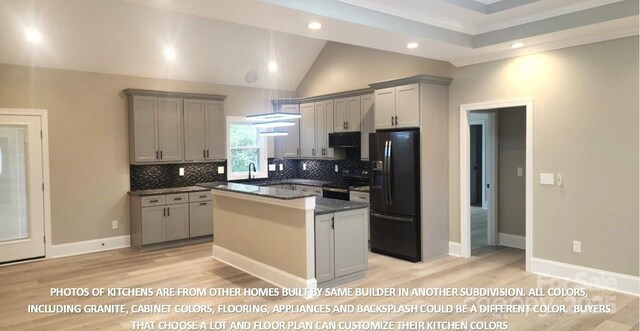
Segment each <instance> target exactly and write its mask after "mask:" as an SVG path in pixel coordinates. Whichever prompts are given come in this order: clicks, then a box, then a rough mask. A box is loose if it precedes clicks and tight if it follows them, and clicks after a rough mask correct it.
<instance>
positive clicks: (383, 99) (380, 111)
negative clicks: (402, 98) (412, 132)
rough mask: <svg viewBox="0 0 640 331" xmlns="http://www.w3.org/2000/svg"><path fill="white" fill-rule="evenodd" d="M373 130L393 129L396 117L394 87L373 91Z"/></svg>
mask: <svg viewBox="0 0 640 331" xmlns="http://www.w3.org/2000/svg"><path fill="white" fill-rule="evenodd" d="M374 94H375V102H374V103H375V107H376V108H375V112H374V119H375V129H376V130H379V129H391V128H393V127H394V125H393V123H394V116H395V115H396V90H395V88H394V87H389V88H384V89H379V90H376V91H375V93H374Z"/></svg>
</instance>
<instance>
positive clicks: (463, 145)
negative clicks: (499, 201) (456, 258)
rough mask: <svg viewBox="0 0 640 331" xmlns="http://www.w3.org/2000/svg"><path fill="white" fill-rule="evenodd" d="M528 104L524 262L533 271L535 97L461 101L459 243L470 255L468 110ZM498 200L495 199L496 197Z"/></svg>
mask: <svg viewBox="0 0 640 331" xmlns="http://www.w3.org/2000/svg"><path fill="white" fill-rule="evenodd" d="M522 106H524V107H525V111H526V116H527V124H526V131H527V132H526V162H525V167H526V174H525V176H526V179H525V181H526V188H525V191H526V192H525V223H526V227H525V228H526V235H525V242H526V245H525V261H526V262H525V264H526V270H527V271H531V257H532V253H533V235H534V234H533V98H520V99H510V100H498V101H487V102H479V103H469V104H461V105H460V126H459V130H460V154H459V156H460V246H461V252H460V253H461V256H462V257H470V256H471V231H470V228H471V224H470V223H471V217H470V212H469V201H470V192H469V181H470V179H469V171H470V167H469V162H470V160H469V153H470V146H469V113H470V112H471V111H475V110H491V109H498V108H512V107H522ZM494 200H495V199H494Z"/></svg>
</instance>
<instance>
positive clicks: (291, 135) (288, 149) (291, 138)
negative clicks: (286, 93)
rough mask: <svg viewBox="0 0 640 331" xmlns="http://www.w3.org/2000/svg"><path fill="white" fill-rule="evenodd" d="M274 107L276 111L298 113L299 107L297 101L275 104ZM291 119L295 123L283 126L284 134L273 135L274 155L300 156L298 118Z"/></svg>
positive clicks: (285, 156)
mask: <svg viewBox="0 0 640 331" xmlns="http://www.w3.org/2000/svg"><path fill="white" fill-rule="evenodd" d="M276 107H277V109H276V112H283V113H298V114H299V113H300V107H299V106H298V104H297V103H296V104H283V105H276ZM292 121H293V122H295V123H296V125H294V126H287V127H285V128H284V130H286V131H287V135H286V136H278V137H275V149H276V152H275V155H276V156H277V157H284V158H289V157H300V131H301V128H300V119H295V120H292Z"/></svg>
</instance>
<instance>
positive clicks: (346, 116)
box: [333, 96, 361, 132]
mask: <svg viewBox="0 0 640 331" xmlns="http://www.w3.org/2000/svg"><path fill="white" fill-rule="evenodd" d="M333 102H334V115H335V119H334V126H333V129H334V132H347V131H360V121H361V118H360V112H361V106H360V103H361V101H360V96H355V97H350V98H342V99H335V100H334V101H333Z"/></svg>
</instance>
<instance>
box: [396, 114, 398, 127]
mask: <svg viewBox="0 0 640 331" xmlns="http://www.w3.org/2000/svg"><path fill="white" fill-rule="evenodd" d="M396 125H398V116H396Z"/></svg>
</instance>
